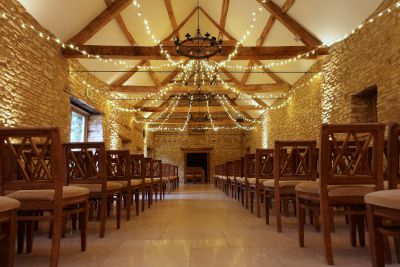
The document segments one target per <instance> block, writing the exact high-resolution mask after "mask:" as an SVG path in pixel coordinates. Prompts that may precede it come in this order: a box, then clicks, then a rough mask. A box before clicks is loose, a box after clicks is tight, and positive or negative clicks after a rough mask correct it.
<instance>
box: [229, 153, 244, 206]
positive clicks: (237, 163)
mask: <svg viewBox="0 0 400 267" xmlns="http://www.w3.org/2000/svg"><path fill="white" fill-rule="evenodd" d="M241 181H243V182H244V177H243V179H242V161H241V160H240V159H239V160H234V161H233V186H232V190H233V192H234V193H233V197H234V198H235V199H237V200H238V201H239V200H240V197H239V196H240V193H241V192H240V186H239V185H240V183H241Z"/></svg>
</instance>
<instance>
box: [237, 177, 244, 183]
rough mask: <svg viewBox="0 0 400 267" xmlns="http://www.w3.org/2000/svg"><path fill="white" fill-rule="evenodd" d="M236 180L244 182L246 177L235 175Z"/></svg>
mask: <svg viewBox="0 0 400 267" xmlns="http://www.w3.org/2000/svg"><path fill="white" fill-rule="evenodd" d="M236 181H237V182H238V183H244V182H246V178H244V177H236Z"/></svg>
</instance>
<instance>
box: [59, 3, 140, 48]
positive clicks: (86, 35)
mask: <svg viewBox="0 0 400 267" xmlns="http://www.w3.org/2000/svg"><path fill="white" fill-rule="evenodd" d="M132 1H133V0H116V1H114V2H113V3H112V4H111V5H110V6H109V7H107V8H106V9H105V10H104V11H103V12H101V13H100V15H98V16H97V17H96V18H95V19H93V20H92V21H91V22H89V24H88V25H86V26H85V27H84V28H83V29H82V30H81V31H80V32H78V33H77V34H76V35H75V36H74V37H72V38H71V39H70V40H69V41H68V42H67V43H69V44H74V45H83V44H84V43H86V42H87V41H88V40H89V39H90V38H92V37H93V36H94V35H95V34H96V33H97V32H98V31H99V30H100V29H102V28H103V27H104V26H105V25H106V24H107V23H109V22H110V21H111V20H113V19H114V18H115V17H117V16H118V15H119V14H120V13H121V12H122V11H123V10H124V9H125V8H126V7H127V6H128V5H130V4H131V3H132Z"/></svg>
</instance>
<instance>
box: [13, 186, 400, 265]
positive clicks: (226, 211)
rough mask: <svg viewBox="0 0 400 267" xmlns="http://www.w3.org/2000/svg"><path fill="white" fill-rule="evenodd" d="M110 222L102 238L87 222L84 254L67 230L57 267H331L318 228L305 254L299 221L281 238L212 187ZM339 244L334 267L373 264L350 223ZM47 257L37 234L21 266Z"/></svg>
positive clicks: (341, 228)
mask: <svg viewBox="0 0 400 267" xmlns="http://www.w3.org/2000/svg"><path fill="white" fill-rule="evenodd" d="M123 215H124V214H123ZM123 218H125V217H123ZM271 221H273V220H271ZM107 223H108V226H107V231H106V237H105V238H99V237H98V226H99V224H98V223H97V222H90V223H89V237H88V248H87V251H86V252H83V253H82V252H80V250H79V247H80V245H79V244H80V243H79V233H78V232H73V233H71V232H68V234H67V237H66V238H64V239H63V240H62V245H61V246H62V247H61V249H62V252H61V257H60V264H59V266H73V267H78V266H84V267H92V266H93V267H94V266H138V267H146V266H151V267H154V266H160V267H164V266H165V267H169V266H171V267H197V266H199V267H205V266H207V267H212V266H216V267H217V266H218V267H225V266H227V267H236V266H247V267H258V266H263V267H276V266H293V267H302V266H304V267H317V266H326V265H325V263H324V255H323V250H322V238H321V234H320V233H317V232H315V231H314V229H313V228H312V227H310V226H307V227H306V233H305V234H306V235H305V236H306V248H299V247H298V245H297V231H296V220H295V218H294V217H291V218H286V217H284V218H283V223H284V224H283V233H277V232H276V228H275V225H274V224H271V225H269V226H267V225H265V222H264V219H261V218H257V217H256V216H255V215H254V214H251V213H250V212H249V211H248V210H246V209H245V208H243V207H242V206H241V204H240V203H238V202H237V201H235V200H233V199H230V198H228V197H226V196H225V195H224V194H223V193H222V192H220V191H219V190H217V189H215V188H214V186H213V185H181V186H180V187H179V189H178V190H177V191H175V192H174V193H172V194H170V195H168V196H167V197H166V199H165V200H163V201H161V202H157V203H154V205H153V206H152V207H151V208H150V209H146V210H145V212H144V213H141V214H140V216H139V217H133V219H131V221H129V222H127V221H125V220H123V221H122V225H121V229H119V230H117V229H115V228H114V227H115V223H114V219H113V218H109V219H108V222H107ZM333 246H334V256H335V265H336V266H349V267H350V266H352V267H353V266H354V267H356V266H360V267H361V266H362V267H366V266H371V264H370V258H369V252H368V248H359V247H358V248H352V247H351V246H350V241H349V237H348V230H347V227H346V225H345V224H344V223H341V224H339V225H338V226H337V228H336V232H335V233H334V234H333ZM49 251H50V240H49V239H48V238H47V237H46V233H45V231H44V230H43V231H39V233H36V235H35V241H34V247H33V253H32V254H30V255H24V254H22V255H17V257H16V264H15V266H17V267H19V266H21V267H22V266H23V267H28V266H35V267H39V266H48V253H49ZM390 266H400V265H397V264H396V265H390Z"/></svg>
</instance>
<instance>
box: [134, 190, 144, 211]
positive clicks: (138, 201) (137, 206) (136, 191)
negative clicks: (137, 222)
mask: <svg viewBox="0 0 400 267" xmlns="http://www.w3.org/2000/svg"><path fill="white" fill-rule="evenodd" d="M134 194H135V209H136V216H139V205H140V200H139V198H140V196H139V194H140V192H139V189H135V193H134ZM142 207H143V205H142Z"/></svg>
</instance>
